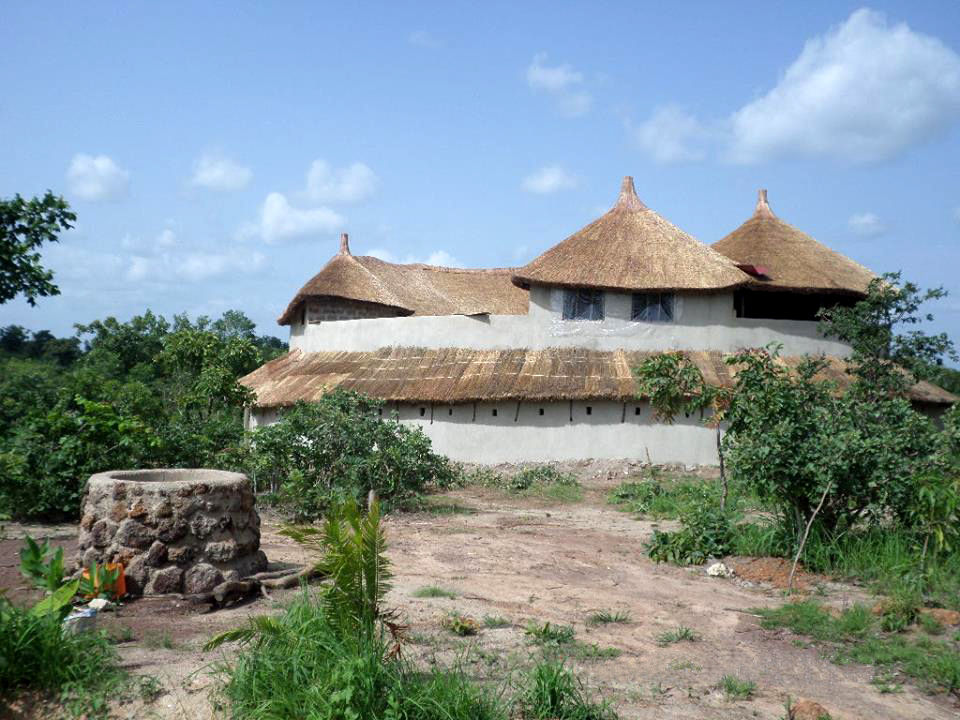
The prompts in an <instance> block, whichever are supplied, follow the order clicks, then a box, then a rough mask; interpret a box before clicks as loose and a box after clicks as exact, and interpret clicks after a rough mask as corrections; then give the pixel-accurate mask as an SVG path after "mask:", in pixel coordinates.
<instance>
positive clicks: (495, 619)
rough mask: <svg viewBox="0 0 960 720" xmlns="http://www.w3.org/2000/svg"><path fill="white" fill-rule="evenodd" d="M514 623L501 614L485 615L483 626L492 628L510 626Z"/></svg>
mask: <svg viewBox="0 0 960 720" xmlns="http://www.w3.org/2000/svg"><path fill="white" fill-rule="evenodd" d="M512 624H513V623H511V622H510V621H509V620H508V619H507V618H505V617H501V616H500V615H484V616H483V626H484V627H485V628H490V629H491V630H497V629H499V628H506V627H510V626H511V625H512Z"/></svg>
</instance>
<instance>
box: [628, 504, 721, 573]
mask: <svg viewBox="0 0 960 720" xmlns="http://www.w3.org/2000/svg"><path fill="white" fill-rule="evenodd" d="M732 535H733V528H732V525H731V522H730V516H729V514H728V513H726V512H724V511H723V510H721V509H720V506H719V504H713V503H711V502H709V501H707V502H701V503H699V504H694V505H691V506H688V507H686V508H684V509H683V510H682V512H681V514H680V529H679V530H674V531H671V532H665V531H662V530H654V531H653V537H652V538H651V539H650V542H649V543H647V546H646V549H647V555H649V556H650V559H652V560H655V561H656V562H669V563H673V564H675V565H702V564H703V563H705V562H706V561H707V558H711V557H723V556H724V555H727V554H728V553H729V551H730V546H731V542H732Z"/></svg>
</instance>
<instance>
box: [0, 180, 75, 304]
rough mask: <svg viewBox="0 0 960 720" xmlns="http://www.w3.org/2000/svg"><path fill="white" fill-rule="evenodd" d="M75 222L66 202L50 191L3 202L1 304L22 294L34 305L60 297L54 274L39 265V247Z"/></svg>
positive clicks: (0, 212) (0, 208) (0, 219)
mask: <svg viewBox="0 0 960 720" xmlns="http://www.w3.org/2000/svg"><path fill="white" fill-rule="evenodd" d="M76 220H77V216H76V215H75V214H74V213H72V212H71V211H70V206H69V205H68V204H67V201H66V200H64V199H63V198H62V197H57V196H56V195H54V194H53V193H51V192H50V191H49V190H48V191H47V193H46V194H45V195H44V196H43V197H42V198H31V199H30V200H24V199H23V198H22V197H21V196H20V195H19V194H18V195H15V196H14V197H13V199H12V200H4V199H0V304H2V303H5V302H7V301H8V300H12V299H13V298H15V297H16V296H17V295H20V294H21V293H22V294H23V295H24V297H26V300H27V302H28V303H30V304H31V305H36V304H37V301H36V298H38V297H45V296H48V295H59V294H60V289H59V288H58V287H57V286H56V285H54V284H53V273H52V272H51V271H50V270H47V269H46V268H44V267H43V265H42V264H41V263H40V248H41V247H42V246H43V244H44V243H52V242H57V241H58V240H59V239H60V238H59V235H60V233H61V232H63V231H65V230H69V229H70V228H72V227H73V223H74V222H76Z"/></svg>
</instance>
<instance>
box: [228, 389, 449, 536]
mask: <svg viewBox="0 0 960 720" xmlns="http://www.w3.org/2000/svg"><path fill="white" fill-rule="evenodd" d="M382 407H383V403H382V402H381V401H379V400H374V399H372V398H368V397H366V396H364V395H360V394H359V393H354V392H348V391H343V390H337V391H334V392H331V393H328V394H326V395H324V396H323V397H322V398H321V399H320V400H319V401H318V402H315V403H309V404H307V403H299V404H297V405H295V406H294V407H292V408H290V409H288V410H287V411H285V412H284V413H283V415H282V416H281V418H280V420H279V421H278V422H276V423H274V424H272V425H268V426H266V427H263V428H259V429H257V430H256V431H254V433H253V439H252V447H251V449H250V454H249V457H248V459H247V460H246V461H245V463H244V466H245V470H246V472H247V474H248V475H249V476H250V477H251V478H252V479H254V480H255V482H256V483H257V484H258V485H260V486H261V487H262V486H263V485H264V484H269V486H270V487H271V488H273V489H275V490H277V491H278V493H279V499H280V502H281V504H282V505H283V506H285V507H286V508H287V509H288V510H289V511H290V512H291V513H292V514H293V515H294V516H295V518H296V519H297V520H311V519H315V518H318V517H320V516H321V515H323V513H324V512H325V510H326V509H327V508H328V507H329V506H330V504H331V503H332V502H333V501H335V500H338V499H341V498H346V497H350V498H353V499H354V500H356V501H357V502H362V501H363V500H364V499H365V497H366V495H367V492H368V491H369V490H371V489H372V490H376V491H377V494H378V495H379V497H380V498H381V500H383V501H384V502H385V503H387V504H388V505H399V504H402V503H404V502H406V501H409V500H411V499H413V498H415V497H416V496H417V495H418V494H420V493H421V492H422V491H423V490H424V489H425V488H426V487H427V486H428V485H430V484H436V485H445V484H448V483H450V482H452V481H453V478H454V468H453V466H452V465H451V464H450V462H449V461H448V460H447V459H446V458H444V457H443V456H441V455H437V454H436V453H434V452H433V450H432V449H431V445H430V439H429V438H428V437H427V436H426V435H424V434H423V432H421V431H420V430H419V429H415V428H409V427H407V426H405V425H402V424H400V423H399V422H397V421H395V420H383V419H381V418H380V416H379V413H378V410H380V409H381V408H382Z"/></svg>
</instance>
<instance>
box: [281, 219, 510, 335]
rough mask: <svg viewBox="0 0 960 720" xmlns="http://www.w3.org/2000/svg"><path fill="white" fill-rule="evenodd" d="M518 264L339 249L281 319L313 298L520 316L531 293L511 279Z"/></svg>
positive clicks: (344, 240)
mask: <svg viewBox="0 0 960 720" xmlns="http://www.w3.org/2000/svg"><path fill="white" fill-rule="evenodd" d="M513 272H514V268H494V269H492V270H465V269H462V268H447V267H438V266H434V265H423V264H420V263H414V264H407V265H402V264H398V263H390V262H386V261H385V260H380V259H379V258H375V257H369V256H366V255H353V254H352V253H351V252H350V239H349V237H348V236H347V234H346V233H343V234H342V235H341V236H340V251H339V252H338V253H337V254H336V255H334V256H333V257H332V258H331V259H330V261H329V262H328V263H327V264H326V265H324V266H323V268H322V269H321V270H320V272H319V273H317V274H316V275H314V276H313V277H312V278H311V279H310V280H309V281H308V282H307V283H306V284H305V285H304V286H303V287H302V288H300V291H299V292H298V293H297V294H296V295H295V296H294V298H293V300H291V301H290V304H289V305H288V306H287V309H286V310H284V311H283V314H282V315H281V316H280V317H279V319H278V320H277V322H278V323H280V324H281V325H289V324H290V322H291V321H292V320H293V318H294V316H295V314H296V312H297V310H298V309H299V308H300V306H301V305H302V304H303V303H304V302H305V301H306V300H309V299H310V298H321V297H327V298H331V297H332V298H342V299H345V300H357V301H360V302H367V303H376V304H377V305H383V306H385V307H387V308H390V309H392V310H395V311H397V313H398V314H401V315H478V314H484V313H490V314H496V315H522V314H524V313H526V312H527V305H528V296H527V293H526V292H525V291H523V290H521V289H520V288H518V287H516V286H515V285H513V284H512V283H511V282H510V277H511V275H512V274H513Z"/></svg>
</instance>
